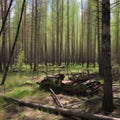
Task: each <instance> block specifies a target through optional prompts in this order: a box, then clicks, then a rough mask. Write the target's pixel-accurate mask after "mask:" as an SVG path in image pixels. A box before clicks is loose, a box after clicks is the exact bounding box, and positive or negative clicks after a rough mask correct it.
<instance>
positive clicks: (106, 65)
mask: <svg viewBox="0 0 120 120" xmlns="http://www.w3.org/2000/svg"><path fill="white" fill-rule="evenodd" d="M102 65H103V66H102V68H103V69H102V70H103V77H104V89H103V104H102V107H103V110H105V111H107V112H112V111H113V93H112V74H111V37H110V0H102Z"/></svg>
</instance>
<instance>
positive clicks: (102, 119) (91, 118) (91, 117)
mask: <svg viewBox="0 0 120 120" xmlns="http://www.w3.org/2000/svg"><path fill="white" fill-rule="evenodd" d="M0 97H1V98H3V99H4V100H6V101H12V102H15V103H17V104H19V105H20V106H27V107H30V108H35V109H40V110H43V111H47V112H48V111H49V112H52V113H55V114H61V115H64V116H69V117H70V116H71V117H79V118H81V119H87V120H120V118H115V117H110V116H104V115H98V114H91V113H87V112H81V111H80V110H75V109H74V110H73V109H65V108H56V107H52V106H47V105H40V104H38V103H33V102H28V101H23V100H19V99H14V98H9V97H6V96H1V95H0Z"/></svg>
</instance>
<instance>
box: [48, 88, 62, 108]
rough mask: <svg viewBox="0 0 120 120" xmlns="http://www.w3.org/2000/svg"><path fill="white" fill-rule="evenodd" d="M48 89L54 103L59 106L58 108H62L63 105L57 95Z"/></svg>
mask: <svg viewBox="0 0 120 120" xmlns="http://www.w3.org/2000/svg"><path fill="white" fill-rule="evenodd" d="M49 90H50V92H51V94H52V95H51V96H52V98H53V100H54V102H55V103H56V105H57V106H58V107H60V108H64V107H63V105H62V104H61V103H60V101H59V99H58V97H57V95H56V94H55V92H54V91H53V90H52V89H51V88H50V89H49Z"/></svg>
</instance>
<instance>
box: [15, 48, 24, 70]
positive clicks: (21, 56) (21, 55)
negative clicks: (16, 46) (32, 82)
mask: <svg viewBox="0 0 120 120" xmlns="http://www.w3.org/2000/svg"><path fill="white" fill-rule="evenodd" d="M23 63H24V51H23V50H20V52H19V54H18V56H17V59H16V68H17V69H18V70H19V71H21V69H22V66H23Z"/></svg>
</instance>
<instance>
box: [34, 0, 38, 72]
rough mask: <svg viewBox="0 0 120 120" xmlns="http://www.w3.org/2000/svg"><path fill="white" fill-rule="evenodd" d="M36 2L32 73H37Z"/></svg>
mask: <svg viewBox="0 0 120 120" xmlns="http://www.w3.org/2000/svg"><path fill="white" fill-rule="evenodd" d="M37 4H38V2H37V0H36V1H35V36H34V38H35V39H34V69H33V71H37V48H36V47H37V37H38V36H37V35H38V34H37V32H38V26H37V22H38V21H37V20H38V19H37V18H38V10H37V9H38V7H37Z"/></svg>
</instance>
